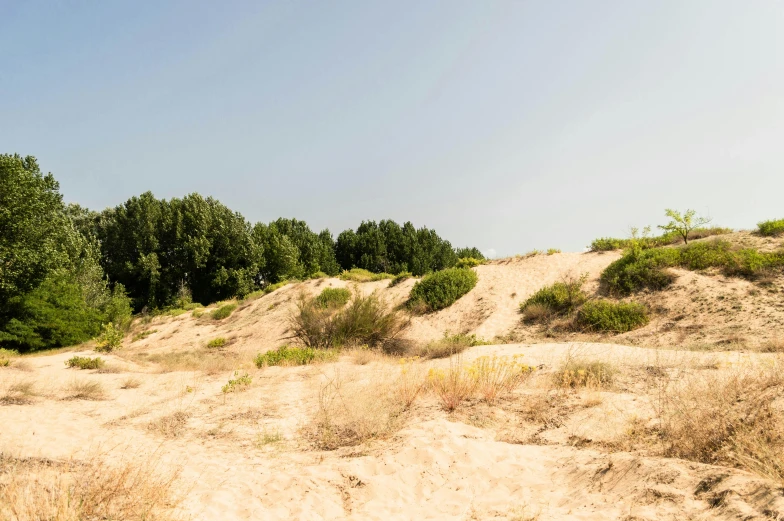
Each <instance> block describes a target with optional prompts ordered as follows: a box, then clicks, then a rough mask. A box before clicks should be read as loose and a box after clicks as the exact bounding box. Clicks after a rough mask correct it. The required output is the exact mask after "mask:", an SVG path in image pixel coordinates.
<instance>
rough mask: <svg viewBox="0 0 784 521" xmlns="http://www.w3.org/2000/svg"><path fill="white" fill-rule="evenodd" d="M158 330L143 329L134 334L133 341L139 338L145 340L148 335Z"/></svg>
mask: <svg viewBox="0 0 784 521" xmlns="http://www.w3.org/2000/svg"><path fill="white" fill-rule="evenodd" d="M157 332H158V330H157V329H148V330H146V331H142V332H141V333H139V334H137V335H134V336H133V339H132V340H131V343H133V342H137V341H139V340H144V339H145V338H147V337H148V336H150V335H152V334H153V333H157Z"/></svg>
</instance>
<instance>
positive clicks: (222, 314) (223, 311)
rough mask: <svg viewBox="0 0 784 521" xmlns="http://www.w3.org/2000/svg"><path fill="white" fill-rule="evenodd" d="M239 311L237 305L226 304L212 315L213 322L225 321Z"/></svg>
mask: <svg viewBox="0 0 784 521" xmlns="http://www.w3.org/2000/svg"><path fill="white" fill-rule="evenodd" d="M235 309H237V304H224V305H222V306H220V307H219V308H217V309H215V310H213V311H212V313H210V317H211V318H212V319H213V320H223V319H224V318H227V317H228V316H229V315H231V314H232V313H233V312H234V310H235Z"/></svg>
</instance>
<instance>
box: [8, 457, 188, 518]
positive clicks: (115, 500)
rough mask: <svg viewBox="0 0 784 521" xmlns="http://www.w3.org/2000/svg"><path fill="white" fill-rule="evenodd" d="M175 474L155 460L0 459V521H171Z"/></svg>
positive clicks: (176, 516) (174, 509)
mask: <svg viewBox="0 0 784 521" xmlns="http://www.w3.org/2000/svg"><path fill="white" fill-rule="evenodd" d="M178 478H179V474H178V472H176V471H170V472H163V471H161V470H160V469H159V468H158V465H157V460H155V459H151V460H149V461H146V462H143V463H136V462H131V461H120V462H119V463H113V464H110V463H109V462H107V461H103V460H102V459H101V458H98V457H93V458H91V459H89V460H87V461H84V462H80V461H67V462H55V461H50V460H44V459H31V458H26V459H22V458H14V457H11V456H9V455H5V454H0V518H2V519H4V520H5V519H7V520H9V521H32V520H36V521H38V520H40V521H43V520H46V521H81V520H123V521H170V520H174V519H179V516H178V515H177V513H176V508H177V505H178V503H179V501H180V498H178V497H177V496H175V494H174V486H175V484H176V482H177V480H178Z"/></svg>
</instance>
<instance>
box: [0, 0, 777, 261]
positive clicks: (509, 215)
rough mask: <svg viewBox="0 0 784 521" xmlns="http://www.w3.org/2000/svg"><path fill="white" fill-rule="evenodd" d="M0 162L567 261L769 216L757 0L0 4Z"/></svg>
mask: <svg viewBox="0 0 784 521" xmlns="http://www.w3.org/2000/svg"><path fill="white" fill-rule="evenodd" d="M0 153H19V154H23V155H28V154H29V155H33V156H36V157H37V158H38V161H39V164H40V165H41V168H42V169H43V170H44V171H50V172H52V173H53V174H54V175H55V177H56V178H57V179H58V180H59V181H60V185H61V191H62V192H63V194H64V198H65V200H66V201H69V202H78V203H80V204H82V205H83V206H87V207H89V208H91V209H96V210H100V209H103V208H105V207H109V206H115V205H118V204H121V203H122V202H123V201H125V200H127V199H128V198H129V197H131V196H134V195H138V194H140V193H143V192H145V191H148V190H149V191H152V192H153V193H154V194H155V195H156V196H158V197H162V198H170V197H182V196H184V195H186V194H188V193H192V192H199V193H201V194H203V195H211V196H214V197H216V198H217V199H219V200H220V201H222V202H223V203H224V204H226V205H227V206H229V207H230V208H232V209H233V210H235V211H239V212H241V213H242V214H243V215H244V216H245V217H246V218H247V219H248V220H249V221H251V222H257V221H264V222H267V221H270V220H273V219H276V218H278V217H295V218H297V219H304V220H305V221H307V222H308V224H309V225H310V226H311V228H312V229H314V230H316V231H318V230H321V229H323V228H329V229H330V230H331V231H332V232H333V233H334V234H336V235H337V233H339V232H340V231H342V230H344V229H346V228H355V227H356V226H357V225H358V224H359V223H360V222H361V221H362V220H380V219H394V220H396V221H398V222H400V223H402V222H405V221H411V222H413V223H414V225H415V226H417V227H420V226H427V227H429V228H433V229H435V230H436V231H437V232H438V233H439V234H440V235H441V236H442V237H445V238H446V239H448V240H450V241H451V242H452V244H453V245H454V246H476V247H478V248H479V249H480V250H482V251H484V252H486V253H488V254H490V255H492V256H506V255H512V254H515V253H525V252H527V251H530V250H532V249H535V248H537V249H547V248H560V249H562V250H564V251H582V250H583V249H584V248H585V246H587V245H588V244H589V243H590V242H591V240H593V239H594V238H596V237H602V236H619V237H625V236H628V233H629V229H630V227H631V226H639V227H642V226H644V225H646V224H650V225H654V227H655V225H657V224H664V223H665V222H666V218H665V217H664V209H665V208H675V209H681V210H685V209H687V208H693V209H695V210H697V212H698V213H700V214H701V215H704V216H708V217H711V218H712V219H713V223H714V224H716V225H722V226H729V227H733V228H753V227H754V226H755V225H756V223H757V222H758V221H760V220H764V219H771V218H781V217H784V197H783V195H784V2H779V1H777V0H768V1H765V0H747V1H739V0H731V1H728V0H688V1H683V0H657V1H656V2H650V1H647V0H645V1H643V0H618V1H603V0H593V1H590V2H586V1H583V0H573V1H570V0H559V1H555V0H554V1H524V0H514V1H512V0H509V1H492V0H481V1H477V0H468V1H461V0H442V1H439V0H425V1H421V0H420V1H408V0H395V1H387V2H381V1H378V2H375V1H374V2H366V1H360V0H356V1H340V0H336V1H331V2H312V1H285V2H284V1H277V2H261V1H253V2H234V1H222V2H214V1H200V0H188V1H176V0H168V1H165V2H153V1H138V0H137V1H133V2H131V1H127V2H124V1H112V2H99V1H93V2H87V1H77V0H71V1H55V0H48V1H45V2H44V1H41V2H37V1H28V0H26V1H12V0H0Z"/></svg>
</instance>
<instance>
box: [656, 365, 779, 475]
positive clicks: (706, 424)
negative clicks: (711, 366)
mask: <svg viewBox="0 0 784 521" xmlns="http://www.w3.org/2000/svg"><path fill="white" fill-rule="evenodd" d="M782 396H784V375H783V374H782V372H781V367H777V366H776V365H774V366H773V367H770V368H766V369H760V368H747V369H733V370H731V371H730V372H729V373H726V372H725V373H702V374H697V375H693V376H691V377H689V378H686V379H684V380H682V381H672V380H665V379H663V380H662V381H661V384H660V386H659V387H658V388H657V389H656V394H655V399H654V403H655V405H656V410H657V415H658V419H659V431H660V432H659V437H660V439H661V442H662V444H663V452H664V454H665V455H666V456H670V457H678V458H684V459H688V460H693V461H699V462H703V463H711V464H723V465H729V466H734V467H738V468H742V469H745V470H749V471H751V472H755V473H757V474H759V475H762V476H765V477H767V478H771V479H775V480H777V481H779V482H782V483H784V421H783V420H782V411H781V409H780V408H781V405H779V406H778V407H777V406H776V405H774V404H775V403H776V400H777V399H780V398H781V397H782Z"/></svg>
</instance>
